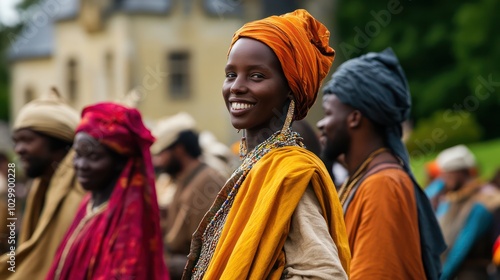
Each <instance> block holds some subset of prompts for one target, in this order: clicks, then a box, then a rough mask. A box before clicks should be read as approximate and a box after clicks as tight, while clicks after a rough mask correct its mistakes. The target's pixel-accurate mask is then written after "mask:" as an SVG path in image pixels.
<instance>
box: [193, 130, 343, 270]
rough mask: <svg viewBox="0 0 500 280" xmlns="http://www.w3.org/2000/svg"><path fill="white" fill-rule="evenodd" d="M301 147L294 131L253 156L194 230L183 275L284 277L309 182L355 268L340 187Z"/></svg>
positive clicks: (331, 230) (279, 136) (274, 138)
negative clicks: (290, 237) (287, 248)
mask: <svg viewBox="0 0 500 280" xmlns="http://www.w3.org/2000/svg"><path fill="white" fill-rule="evenodd" d="M300 146H301V139H300V137H299V136H298V135H297V134H296V133H292V132H291V131H290V130H288V132H287V133H285V134H284V135H283V134H278V133H276V134H274V135H273V136H271V137H270V138H268V139H267V140H266V141H264V142H263V143H261V144H260V145H259V146H257V147H256V148H255V149H254V150H252V151H251V152H250V153H249V154H248V155H247V157H246V158H245V160H244V161H243V163H242V165H241V166H240V167H239V168H238V169H237V170H236V171H235V172H234V173H233V176H231V179H229V180H228V182H227V183H226V185H225V186H224V187H223V188H222V190H221V192H220V193H219V195H218V197H217V199H216V200H215V202H214V204H213V206H212V208H211V210H210V211H209V212H208V213H207V214H206V215H205V218H204V219H203V221H202V222H201V224H200V226H199V227H198V230H197V231H196V232H195V233H194V235H193V240H192V242H191V253H190V254H189V256H188V259H189V261H188V264H187V266H186V269H185V271H184V275H183V279H280V278H281V276H282V272H283V270H284V266H285V262H286V261H285V255H284V251H283V246H284V242H285V239H286V237H287V233H288V231H289V226H290V219H291V216H292V214H293V212H294V210H295V209H296V207H297V205H298V203H299V200H300V198H301V197H302V195H303V194H304V192H305V190H306V188H307V187H308V186H311V187H312V188H313V190H314V193H315V195H316V197H318V200H319V201H320V202H319V203H320V207H321V210H322V211H321V212H322V213H324V219H325V223H326V225H327V226H328V231H329V234H330V236H331V238H332V240H333V242H334V243H335V244H336V246H337V248H338V254H339V259H340V262H341V263H342V266H343V269H344V271H346V273H347V274H348V273H349V262H350V252H349V244H348V241H347V234H346V232H345V226H344V223H343V218H342V217H343V213H342V208H341V206H340V202H339V200H338V196H337V193H336V191H335V187H334V186H333V183H332V182H331V179H330V177H329V175H328V172H327V171H326V169H325V168H324V165H323V164H322V163H321V161H320V160H319V159H318V158H317V157H316V156H315V155H313V154H312V153H311V152H309V151H307V150H306V149H304V148H303V147H300ZM252 209H253V210H252Z"/></svg>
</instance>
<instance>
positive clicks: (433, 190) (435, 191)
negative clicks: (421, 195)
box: [424, 160, 446, 211]
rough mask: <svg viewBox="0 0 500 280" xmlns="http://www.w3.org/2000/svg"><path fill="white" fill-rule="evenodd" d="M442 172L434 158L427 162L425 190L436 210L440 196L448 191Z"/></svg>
mask: <svg viewBox="0 0 500 280" xmlns="http://www.w3.org/2000/svg"><path fill="white" fill-rule="evenodd" d="M440 174H441V170H440V169H439V166H438V163H437V161H436V160H432V161H430V162H428V163H426V164H425V175H426V179H425V181H426V183H425V188H424V192H425V194H426V195H427V197H428V198H429V201H430V202H431V206H432V209H433V210H434V211H436V209H437V206H438V203H439V200H440V198H441V197H442V196H443V195H444V194H445V192H446V188H445V187H444V185H445V184H444V181H443V179H442V178H441V176H440Z"/></svg>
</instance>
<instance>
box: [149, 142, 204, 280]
mask: <svg viewBox="0 0 500 280" xmlns="http://www.w3.org/2000/svg"><path fill="white" fill-rule="evenodd" d="M199 163H200V160H199V159H198V158H193V157H191V155H189V154H188V153H187V152H186V148H185V147H184V146H183V145H181V144H176V145H174V146H173V147H169V148H167V149H164V150H163V151H161V152H160V153H159V154H157V155H153V165H154V166H155V168H156V169H157V170H160V171H161V172H166V173H168V174H169V175H170V176H172V178H174V179H176V178H179V177H180V176H182V175H183V173H185V172H184V171H186V170H192V168H193V167H194V166H196V165H198V164H199ZM186 261H187V256H186V255H184V254H173V253H170V254H169V259H168V269H169V272H170V276H171V278H172V279H180V278H181V276H182V273H183V272H184V266H185V265H186Z"/></svg>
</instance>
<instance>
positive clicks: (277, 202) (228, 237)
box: [183, 10, 350, 279]
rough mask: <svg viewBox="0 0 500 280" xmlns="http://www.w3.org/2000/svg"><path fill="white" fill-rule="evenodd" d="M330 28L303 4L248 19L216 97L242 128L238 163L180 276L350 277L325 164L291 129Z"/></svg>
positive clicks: (329, 53) (313, 89)
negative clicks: (285, 11) (219, 95)
mask: <svg viewBox="0 0 500 280" xmlns="http://www.w3.org/2000/svg"><path fill="white" fill-rule="evenodd" d="M329 35H330V33H329V31H328V30H327V29H326V27H325V26H324V25H323V24H321V23H320V22H318V21H317V20H316V19H314V18H313V17H312V16H311V15H310V14H309V13H308V12H307V11H305V10H296V11H294V12H292V13H288V14H285V15H282V16H272V17H269V18H265V19H262V20H258V21H255V22H250V23H247V24H246V25H245V26H243V27H242V28H241V29H240V30H238V31H237V32H236V33H235V34H234V36H233V40H232V43H231V47H230V50H229V54H228V59H227V65H226V68H225V73H226V79H225V81H224V84H223V87H222V95H223V98H224V100H225V103H226V107H227V109H228V111H229V114H230V116H231V123H232V125H233V126H234V127H235V128H236V129H238V130H240V129H243V130H244V131H246V137H245V138H244V140H245V141H242V142H243V144H242V149H240V151H241V154H242V157H243V162H242V164H241V166H240V167H239V168H238V169H237V170H236V171H235V172H234V173H233V174H232V176H231V178H230V179H229V180H228V181H227V182H226V184H225V185H224V187H223V188H222V190H221V192H220V193H219V195H218V197H217V199H216V201H215V202H214V204H213V206H212V208H211V209H210V210H209V212H208V213H207V214H206V215H205V218H204V220H203V221H202V222H201V224H200V226H199V227H198V230H197V231H196V232H195V233H194V235H193V240H192V242H191V253H190V254H189V256H188V257H189V261H188V264H187V266H186V269H185V272H184V275H183V279H282V277H284V278H294V277H298V278H315V279H347V278H348V275H349V263H350V252H349V248H348V243H347V235H346V229H345V225H344V223H343V213H342V209H341V206H340V203H339V200H338V197H337V193H336V191H335V187H334V185H333V183H332V181H331V179H330V177H329V175H328V172H327V170H326V169H325V167H324V165H323V163H322V162H321V160H320V159H319V158H317V157H316V156H315V155H314V154H313V153H311V152H309V151H308V150H306V149H305V147H304V145H303V143H302V138H301V137H300V135H298V134H297V133H296V132H294V131H292V129H291V127H290V125H291V123H292V121H293V120H301V119H303V118H304V117H305V116H306V115H307V111H308V110H309V108H310V107H311V106H312V105H313V103H314V101H315V100H316V96H317V92H318V89H319V87H320V85H321V81H322V80H323V78H324V77H325V76H326V74H327V73H328V70H329V68H330V66H331V63H332V62H333V58H334V54H335V52H334V50H333V49H332V48H331V47H330V46H329V45H328V39H329Z"/></svg>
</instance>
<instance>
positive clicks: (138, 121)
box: [46, 103, 169, 280]
mask: <svg viewBox="0 0 500 280" xmlns="http://www.w3.org/2000/svg"><path fill="white" fill-rule="evenodd" d="M76 132H77V134H76V136H75V143H74V149H75V152H76V153H75V157H74V159H73V164H74V166H75V170H76V175H77V179H78V181H79V182H80V184H81V185H82V187H83V188H84V189H85V190H86V191H87V195H86V196H85V197H84V199H83V201H82V203H81V205H80V207H79V209H78V212H77V214H76V216H75V219H74V222H73V224H72V225H71V227H70V228H69V230H68V231H67V233H66V235H65V237H64V240H63V242H62V243H61V246H60V247H59V249H58V250H57V253H56V256H55V258H54V259H53V263H52V266H51V268H50V271H49V273H48V275H47V277H46V279H50V280H52V279H68V280H76V279H136V280H157V279H169V276H168V271H167V269H166V267H165V263H164V261H163V254H162V249H163V245H162V239H161V232H160V224H159V222H160V217H159V211H158V203H157V200H156V191H155V182H154V169H153V164H152V161H151V154H150V151H149V148H150V146H151V144H152V143H153V141H154V137H153V136H152V135H151V133H150V131H149V130H148V129H147V128H146V127H145V126H144V124H143V122H142V118H141V115H140V113H139V111H137V110H136V109H129V108H127V107H124V106H122V105H118V104H116V103H99V104H95V105H91V106H88V107H86V108H84V109H83V111H82V120H81V122H80V123H79V125H78V127H77V129H76Z"/></svg>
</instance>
